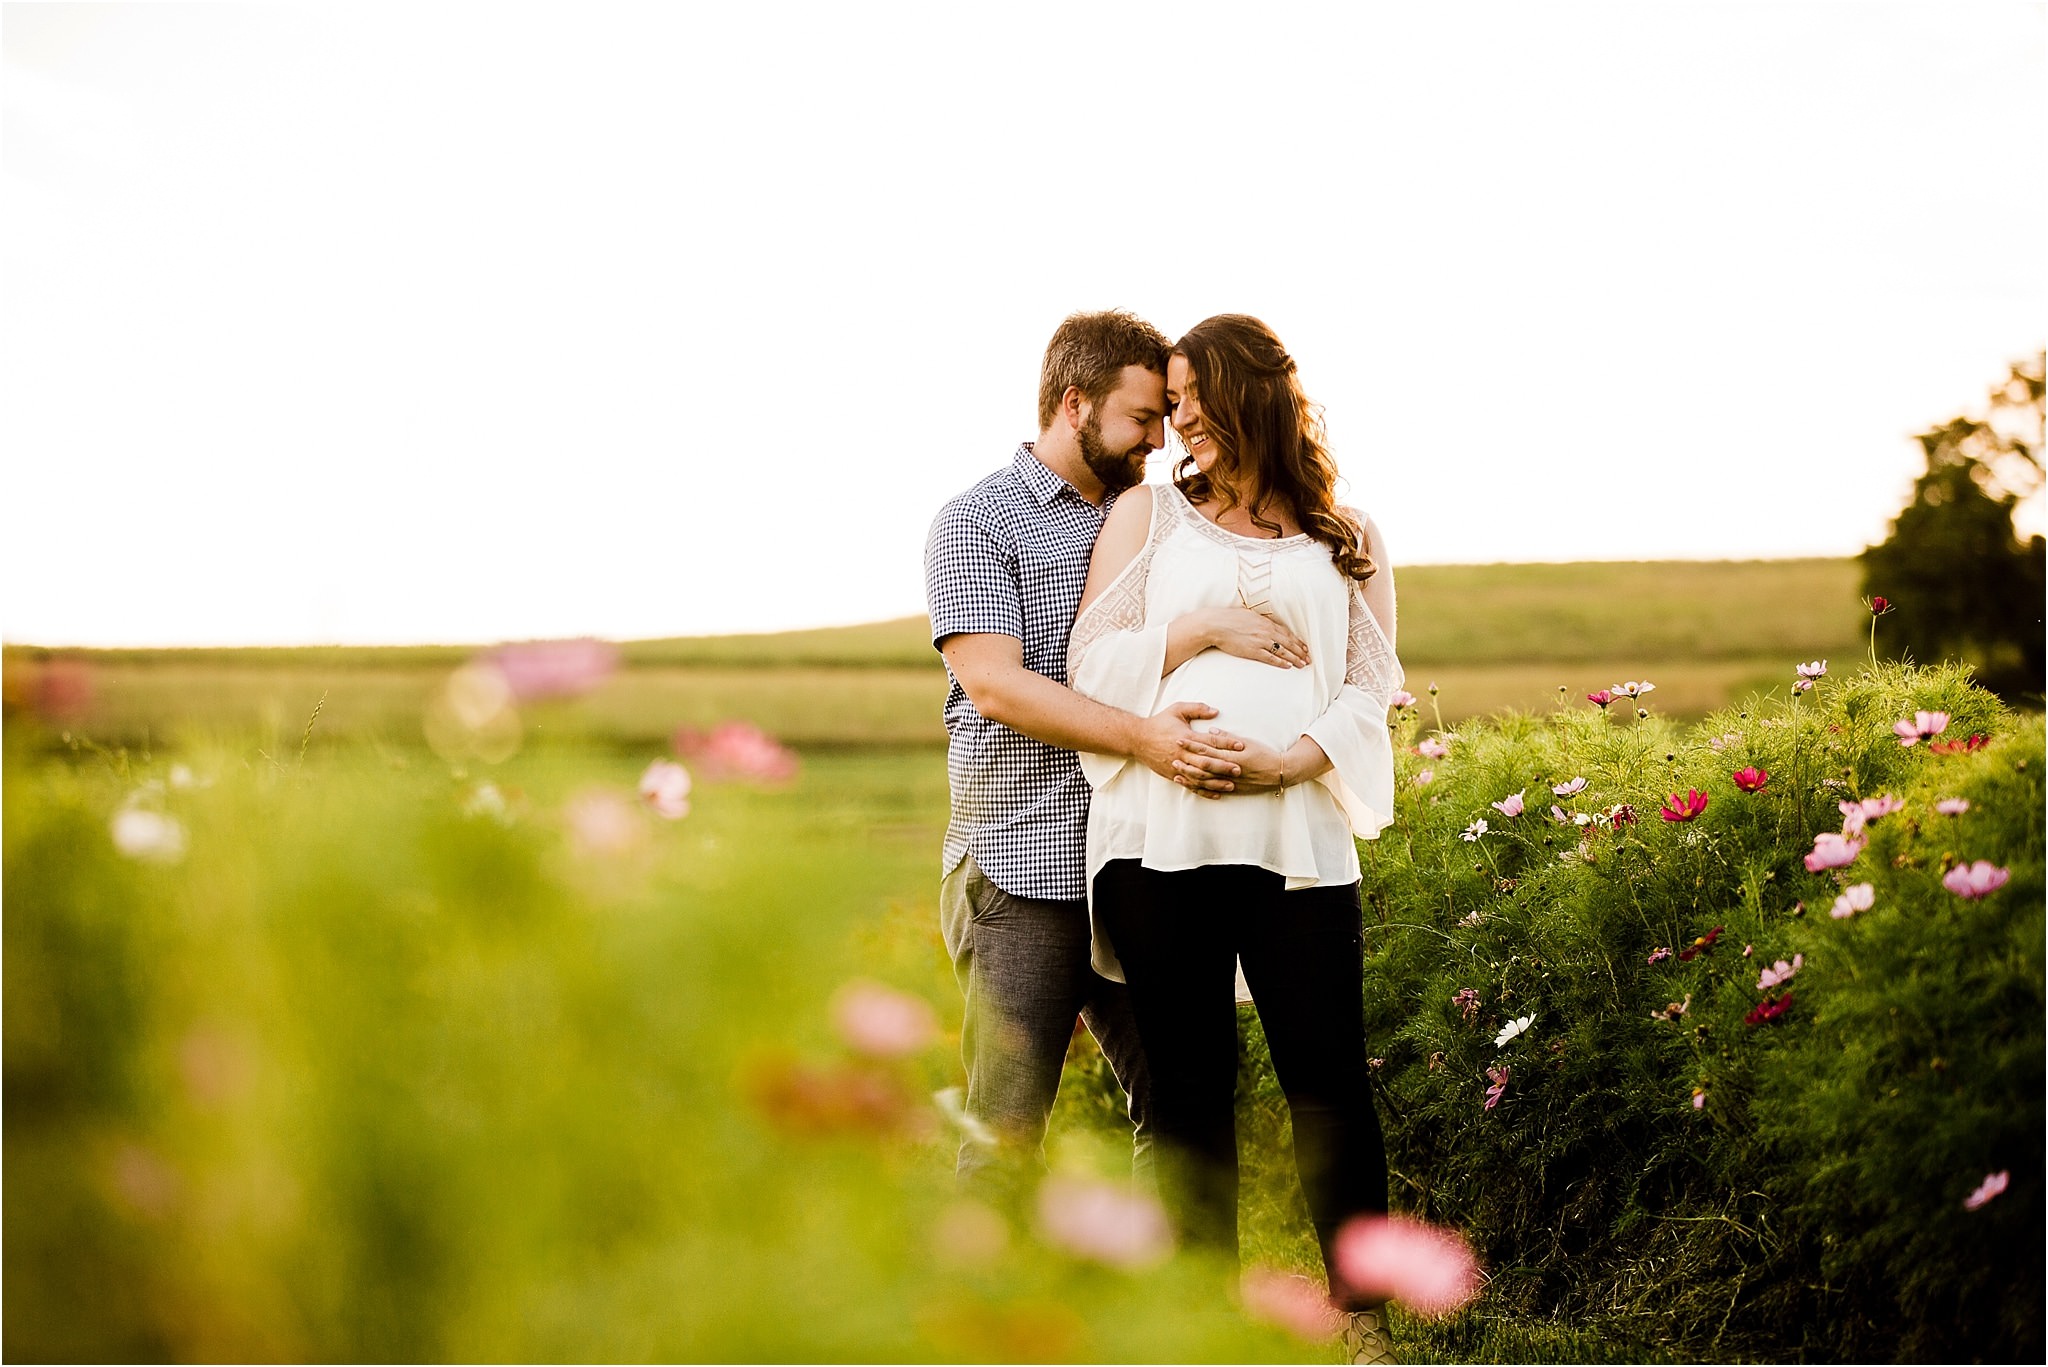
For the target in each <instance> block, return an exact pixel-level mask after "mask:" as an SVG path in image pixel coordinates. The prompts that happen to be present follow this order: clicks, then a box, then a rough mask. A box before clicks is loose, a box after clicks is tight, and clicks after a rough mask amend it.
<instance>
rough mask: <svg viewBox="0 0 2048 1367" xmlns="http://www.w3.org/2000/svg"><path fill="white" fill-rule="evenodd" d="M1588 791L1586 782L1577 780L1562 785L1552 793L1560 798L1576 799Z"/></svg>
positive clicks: (1552, 790)
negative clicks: (1575, 797)
mask: <svg viewBox="0 0 2048 1367" xmlns="http://www.w3.org/2000/svg"><path fill="white" fill-rule="evenodd" d="M1585 790H1586V780H1585V779H1584V778H1575V779H1573V780H1572V781H1571V782H1569V783H1560V784H1558V785H1557V786H1556V787H1554V788H1552V789H1551V790H1550V791H1551V792H1552V793H1554V794H1556V795H1557V796H1558V797H1574V796H1576V795H1578V794H1579V793H1582V792H1584V791H1585Z"/></svg>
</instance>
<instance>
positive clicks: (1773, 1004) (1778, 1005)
mask: <svg viewBox="0 0 2048 1367" xmlns="http://www.w3.org/2000/svg"><path fill="white" fill-rule="evenodd" d="M1791 1009H1792V994H1791V993H1790V992H1787V993H1786V994H1785V995H1784V996H1782V997H1775V998H1770V999H1767V1000H1765V1001H1760V1002H1758V1003H1757V1004H1756V1005H1755V1006H1753V1007H1751V1008H1750V1011H1749V1014H1748V1015H1746V1016H1744V1017H1743V1018H1742V1023H1743V1024H1744V1025H1769V1024H1770V1023H1771V1022H1772V1021H1775V1020H1777V1019H1778V1018H1779V1017H1781V1016H1783V1015H1784V1014H1785V1013H1786V1012H1787V1011H1790V1010H1791Z"/></svg>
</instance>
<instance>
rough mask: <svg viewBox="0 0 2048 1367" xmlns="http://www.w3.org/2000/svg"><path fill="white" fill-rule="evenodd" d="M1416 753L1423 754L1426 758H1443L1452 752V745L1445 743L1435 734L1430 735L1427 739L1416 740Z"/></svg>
mask: <svg viewBox="0 0 2048 1367" xmlns="http://www.w3.org/2000/svg"><path fill="white" fill-rule="evenodd" d="M1415 753H1416V754H1418V755H1421V756H1422V757H1423V758H1424V759H1442V758H1443V757H1444V756H1445V755H1448V754H1450V753H1451V747H1450V746H1448V745H1445V744H1444V743H1443V742H1442V741H1440V740H1438V739H1437V738H1436V737H1435V736H1430V737H1428V738H1427V739H1425V740H1421V741H1418V742H1416V745H1415Z"/></svg>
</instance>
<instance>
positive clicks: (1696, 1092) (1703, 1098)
mask: <svg viewBox="0 0 2048 1367" xmlns="http://www.w3.org/2000/svg"><path fill="white" fill-rule="evenodd" d="M1692 1108H1693V1109H1694V1110H1695V1111H1704V1110H1705V1109H1706V1108H1707V1089H1706V1088H1704V1087H1695V1088H1693V1089H1692Z"/></svg>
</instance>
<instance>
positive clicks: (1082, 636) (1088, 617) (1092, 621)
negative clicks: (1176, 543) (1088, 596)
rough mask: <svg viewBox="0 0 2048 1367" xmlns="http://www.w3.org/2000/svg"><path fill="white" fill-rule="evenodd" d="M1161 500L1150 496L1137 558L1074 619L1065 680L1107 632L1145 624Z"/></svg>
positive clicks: (1159, 539)
mask: <svg viewBox="0 0 2048 1367" xmlns="http://www.w3.org/2000/svg"><path fill="white" fill-rule="evenodd" d="M1164 502H1165V500H1164V499H1162V498H1160V497H1159V496H1158V494H1157V493H1154V495H1153V498H1152V525H1151V527H1150V529H1148V530H1147V532H1146V533H1145V546H1144V549H1143V550H1141V551H1139V552H1138V555H1137V558H1136V559H1134V560H1132V561H1131V563H1130V564H1128V565H1126V566H1124V571H1123V573H1122V574H1119V575H1118V576H1117V577H1116V579H1115V581H1114V582H1113V583H1111V584H1110V586H1109V587H1108V588H1107V589H1104V590H1103V592H1102V596H1101V597H1100V598H1098V599H1096V600H1095V601H1094V602H1092V603H1090V604H1089V605H1088V606H1087V607H1086V608H1084V609H1082V611H1081V615H1080V616H1079V617H1077V618H1075V619H1074V631H1073V634H1072V635H1071V636H1070V637H1068V639H1067V677H1068V678H1069V679H1071V678H1073V677H1074V676H1075V675H1076V674H1078V673H1080V670H1081V657H1082V656H1084V655H1086V654H1087V653H1088V647H1089V646H1091V645H1094V644H1095V643H1096V642H1097V641H1099V640H1101V639H1102V638H1103V637H1105V636H1107V635H1109V634H1110V633H1111V632H1117V631H1138V630H1141V629H1143V627H1144V625H1145V582H1146V577H1147V575H1148V574H1149V572H1150V571H1151V568H1152V552H1153V551H1155V550H1157V549H1158V548H1159V543H1160V542H1162V541H1164V540H1166V533H1165V531H1164V530H1163V525H1164V523H1165V519H1164V518H1163V517H1161V516H1160V506H1159V505H1160V504H1162V503H1164Z"/></svg>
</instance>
